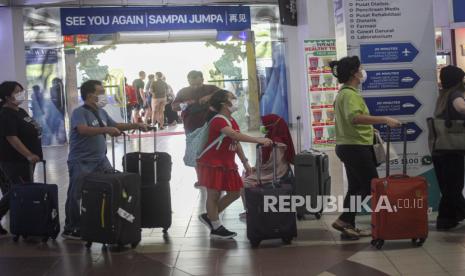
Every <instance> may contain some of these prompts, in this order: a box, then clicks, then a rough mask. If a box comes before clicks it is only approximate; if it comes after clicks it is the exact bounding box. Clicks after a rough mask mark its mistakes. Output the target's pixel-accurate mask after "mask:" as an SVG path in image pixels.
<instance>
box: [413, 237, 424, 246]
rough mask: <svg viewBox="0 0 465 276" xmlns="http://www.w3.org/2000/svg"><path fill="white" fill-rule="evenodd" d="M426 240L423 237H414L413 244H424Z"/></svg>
mask: <svg viewBox="0 0 465 276" xmlns="http://www.w3.org/2000/svg"><path fill="white" fill-rule="evenodd" d="M425 241H426V239H425V238H421V239H417V238H414V239H412V244H413V245H415V246H422V245H423V244H424V243H425Z"/></svg>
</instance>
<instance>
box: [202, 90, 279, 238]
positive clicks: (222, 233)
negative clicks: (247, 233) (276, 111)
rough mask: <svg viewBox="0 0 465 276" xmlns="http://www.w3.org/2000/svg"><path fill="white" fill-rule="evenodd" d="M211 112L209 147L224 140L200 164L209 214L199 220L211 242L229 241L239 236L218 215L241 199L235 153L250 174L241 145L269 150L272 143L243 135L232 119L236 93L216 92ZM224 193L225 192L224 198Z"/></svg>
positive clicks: (235, 105) (235, 109) (240, 184)
mask: <svg viewBox="0 0 465 276" xmlns="http://www.w3.org/2000/svg"><path fill="white" fill-rule="evenodd" d="M210 108H211V109H212V110H215V112H211V114H210V115H209V117H208V121H209V122H210V125H209V135H208V142H207V146H208V145H210V144H211V143H212V142H213V141H215V139H217V138H218V137H219V136H220V135H221V134H223V135H225V137H224V139H223V140H222V142H221V144H220V146H219V147H218V145H215V146H213V147H212V148H211V149H209V150H208V151H207V152H205V154H204V155H203V156H202V157H201V158H200V159H199V160H198V161H197V168H198V172H199V183H201V185H202V186H204V187H206V188H207V204H206V205H207V206H206V207H207V213H204V214H202V215H200V216H199V219H200V221H201V222H202V223H204V224H205V225H206V226H207V227H209V228H210V230H211V234H210V235H211V237H212V238H219V239H229V238H233V237H235V236H236V235H237V234H236V233H234V232H231V231H229V230H227V229H226V228H225V227H224V226H223V225H222V224H221V221H220V219H219V214H220V213H221V212H222V211H224V209H226V207H228V206H229V205H230V204H231V203H233V202H234V201H235V200H236V199H238V198H239V196H240V190H241V188H242V179H241V176H240V175H239V171H238V167H237V165H236V163H235V162H234V159H235V156H236V153H237V154H238V156H239V158H240V160H241V161H242V164H243V165H244V168H245V170H246V171H247V172H248V173H250V172H251V171H252V168H251V166H250V164H249V163H248V160H247V158H246V157H245V155H244V151H243V150H242V147H241V144H240V143H239V142H248V143H257V144H263V145H265V146H270V145H271V144H272V141H271V140H270V139H268V138H258V137H251V136H248V135H245V134H242V133H240V130H239V125H238V124H237V123H236V121H235V120H234V119H233V118H232V117H231V114H232V113H233V112H235V111H237V108H238V102H237V99H236V97H235V96H234V94H233V93H231V92H228V91H225V90H220V91H217V92H215V94H213V96H212V97H211V99H210ZM222 191H226V194H225V195H224V196H223V197H221V192H222Z"/></svg>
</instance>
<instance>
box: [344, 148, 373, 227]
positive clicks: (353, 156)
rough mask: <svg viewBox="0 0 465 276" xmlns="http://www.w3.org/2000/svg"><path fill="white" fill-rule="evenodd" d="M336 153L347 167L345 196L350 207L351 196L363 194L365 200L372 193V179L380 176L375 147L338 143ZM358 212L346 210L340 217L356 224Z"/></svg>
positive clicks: (345, 204) (346, 205) (345, 202)
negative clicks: (377, 168)
mask: <svg viewBox="0 0 465 276" xmlns="http://www.w3.org/2000/svg"><path fill="white" fill-rule="evenodd" d="M336 155H337V156H338V157H339V159H340V160H341V161H342V163H344V167H345V169H346V175H347V180H348V182H349V183H348V186H349V187H348V190H347V194H346V196H345V198H344V208H350V201H351V196H361V197H362V200H363V199H364V198H365V197H366V196H368V195H370V193H371V180H372V179H373V178H378V171H377V170H376V161H375V155H374V152H373V147H372V146H365V145H337V146H336ZM353 200H355V198H354V199H353ZM356 214H357V213H356V212H344V213H342V214H341V215H340V216H339V219H340V220H342V221H344V222H346V223H350V224H351V225H353V226H355V216H356Z"/></svg>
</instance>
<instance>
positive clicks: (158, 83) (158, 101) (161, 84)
mask: <svg viewBox="0 0 465 276" xmlns="http://www.w3.org/2000/svg"><path fill="white" fill-rule="evenodd" d="M156 77H157V79H156V80H155V81H154V82H152V84H151V91H152V97H153V100H152V112H153V114H152V123H153V125H154V126H155V125H156V124H157V123H158V128H159V129H161V130H162V129H164V124H165V105H166V95H167V94H168V85H167V84H166V82H165V81H164V80H163V74H162V73H161V72H157V73H156Z"/></svg>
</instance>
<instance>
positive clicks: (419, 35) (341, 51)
mask: <svg viewBox="0 0 465 276" xmlns="http://www.w3.org/2000/svg"><path fill="white" fill-rule="evenodd" d="M419 6H421V7H422V9H419V8H418V7H419ZM334 8H335V18H336V37H337V49H338V56H339V57H343V56H347V55H357V56H359V57H360V59H361V62H362V65H363V67H364V69H365V70H366V71H367V75H368V78H367V81H366V82H365V83H364V84H363V85H362V95H363V97H364V98H365V101H366V103H367V106H368V108H369V110H370V113H371V114H372V115H378V116H392V117H394V118H397V119H399V120H400V121H402V122H404V123H406V124H407V140H408V142H409V143H408V152H407V161H406V162H407V165H408V166H407V167H408V174H409V175H412V176H416V175H422V176H425V177H426V178H427V180H428V184H429V191H428V194H429V203H430V206H432V207H434V208H435V207H437V203H438V197H439V190H438V186H437V183H436V177H435V174H434V170H433V166H432V159H431V155H430V152H429V149H428V131H427V125H426V118H427V117H430V116H432V113H433V110H434V103H435V99H436V97H437V91H438V88H437V82H436V71H435V70H436V60H435V57H436V51H435V30H434V24H433V2H432V0H410V1H397V0H385V1H377V0H371V1H370V0H368V1H367V0H363V1H362V0H346V1H343V0H334ZM412 18H415V20H412ZM375 127H376V128H377V129H378V130H379V131H380V132H381V135H382V136H384V138H386V133H387V131H386V126H383V125H378V126H375ZM392 140H393V142H394V148H395V149H396V151H397V152H398V153H401V152H402V136H401V133H400V130H399V129H396V130H394V131H393V137H392ZM402 163H403V160H402V157H401V155H399V159H397V160H393V161H392V162H391V171H392V173H399V172H400V171H401V169H402ZM384 169H385V168H384V166H381V167H380V168H379V173H380V175H384V174H385V171H384Z"/></svg>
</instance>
